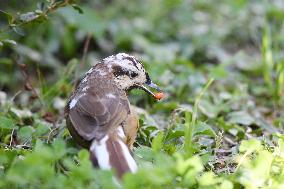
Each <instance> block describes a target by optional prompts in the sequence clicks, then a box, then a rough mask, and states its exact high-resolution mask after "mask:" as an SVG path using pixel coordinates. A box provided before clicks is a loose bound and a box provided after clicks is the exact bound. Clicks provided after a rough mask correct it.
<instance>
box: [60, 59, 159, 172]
mask: <svg viewBox="0 0 284 189" xmlns="http://www.w3.org/2000/svg"><path fill="white" fill-rule="evenodd" d="M143 84H147V85H148V86H150V87H153V88H155V89H157V90H159V88H158V87H157V86H156V85H155V84H154V83H152V81H151V80H150V78H149V76H148V74H147V72H146V71H145V69H144V67H143V65H142V64H141V63H140V62H139V61H137V60H136V59H135V58H134V57H133V56H130V55H127V54H124V53H120V54H117V55H115V56H110V57H108V58H106V59H104V60H103V61H102V62H101V63H98V64H96V65H95V66H94V67H92V68H91V69H90V70H89V71H88V72H87V73H86V75H85V77H84V78H83V79H82V80H81V82H80V84H79V85H78V86H77V89H76V90H75V92H74V93H73V94H72V95H71V97H70V99H69V101H68V104H67V106H66V113H65V117H66V123H67V127H68V129H69V131H70V133H71V135H72V136H73V138H74V139H75V140H76V142H77V143H78V144H79V145H81V146H83V147H85V148H89V149H90V154H91V155H90V159H91V160H92V162H93V164H94V165H95V166H99V167H100V168H102V169H112V168H114V169H115V171H116V173H117V175H118V176H119V177H121V176H122V175H123V174H124V173H125V172H127V171H131V172H135V171H136V169H137V165H136V162H135V161H134V159H133V157H132V156H131V153H130V149H132V147H133V143H134V141H135V137H136V132H137V128H138V116H137V114H136V113H135V112H134V111H133V108H130V104H129V101H128V98H127V91H129V90H131V89H133V88H140V89H143V90H144V91H146V92H147V93H149V94H150V95H152V96H153V97H155V95H154V94H153V93H152V92H151V91H149V90H148V89H147V88H146V87H145V86H144V85H143Z"/></svg>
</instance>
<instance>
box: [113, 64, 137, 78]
mask: <svg viewBox="0 0 284 189" xmlns="http://www.w3.org/2000/svg"><path fill="white" fill-rule="evenodd" d="M112 69H113V74H114V75H115V77H119V76H123V75H127V76H128V77H129V78H131V79H132V78H135V77H137V76H138V73H137V72H135V71H132V70H126V69H123V68H121V67H120V66H114V67H113V68H112Z"/></svg>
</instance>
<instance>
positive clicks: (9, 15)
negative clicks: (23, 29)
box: [0, 10, 13, 25]
mask: <svg viewBox="0 0 284 189" xmlns="http://www.w3.org/2000/svg"><path fill="white" fill-rule="evenodd" d="M0 12H1V13H3V14H5V15H6V17H7V20H8V23H9V25H11V24H12V22H13V16H12V15H11V14H10V13H8V12H6V11H3V10H0Z"/></svg>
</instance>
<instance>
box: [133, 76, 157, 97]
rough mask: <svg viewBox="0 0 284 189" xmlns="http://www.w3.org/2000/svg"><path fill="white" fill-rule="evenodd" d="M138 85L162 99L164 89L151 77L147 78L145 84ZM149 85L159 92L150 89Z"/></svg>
mask: <svg viewBox="0 0 284 189" xmlns="http://www.w3.org/2000/svg"><path fill="white" fill-rule="evenodd" d="M146 86H147V87H146ZM136 87H137V88H140V89H142V90H143V91H145V92H146V93H148V94H150V95H151V96H152V97H153V98H155V99H156V100H160V99H161V98H162V96H163V93H162V90H161V89H160V88H159V87H158V85H156V84H155V83H153V82H152V81H151V80H150V79H147V81H146V82H145V84H137V85H136ZM148 87H150V88H152V89H155V90H157V91H158V93H153V92H152V91H151V90H150V89H148ZM161 94H162V96H161Z"/></svg>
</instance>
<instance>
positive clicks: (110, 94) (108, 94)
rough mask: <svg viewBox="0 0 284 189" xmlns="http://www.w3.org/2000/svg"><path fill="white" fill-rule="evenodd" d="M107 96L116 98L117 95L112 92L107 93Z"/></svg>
mask: <svg viewBox="0 0 284 189" xmlns="http://www.w3.org/2000/svg"><path fill="white" fill-rule="evenodd" d="M106 97H108V98H116V96H115V95H114V94H112V93H107V94H106Z"/></svg>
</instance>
